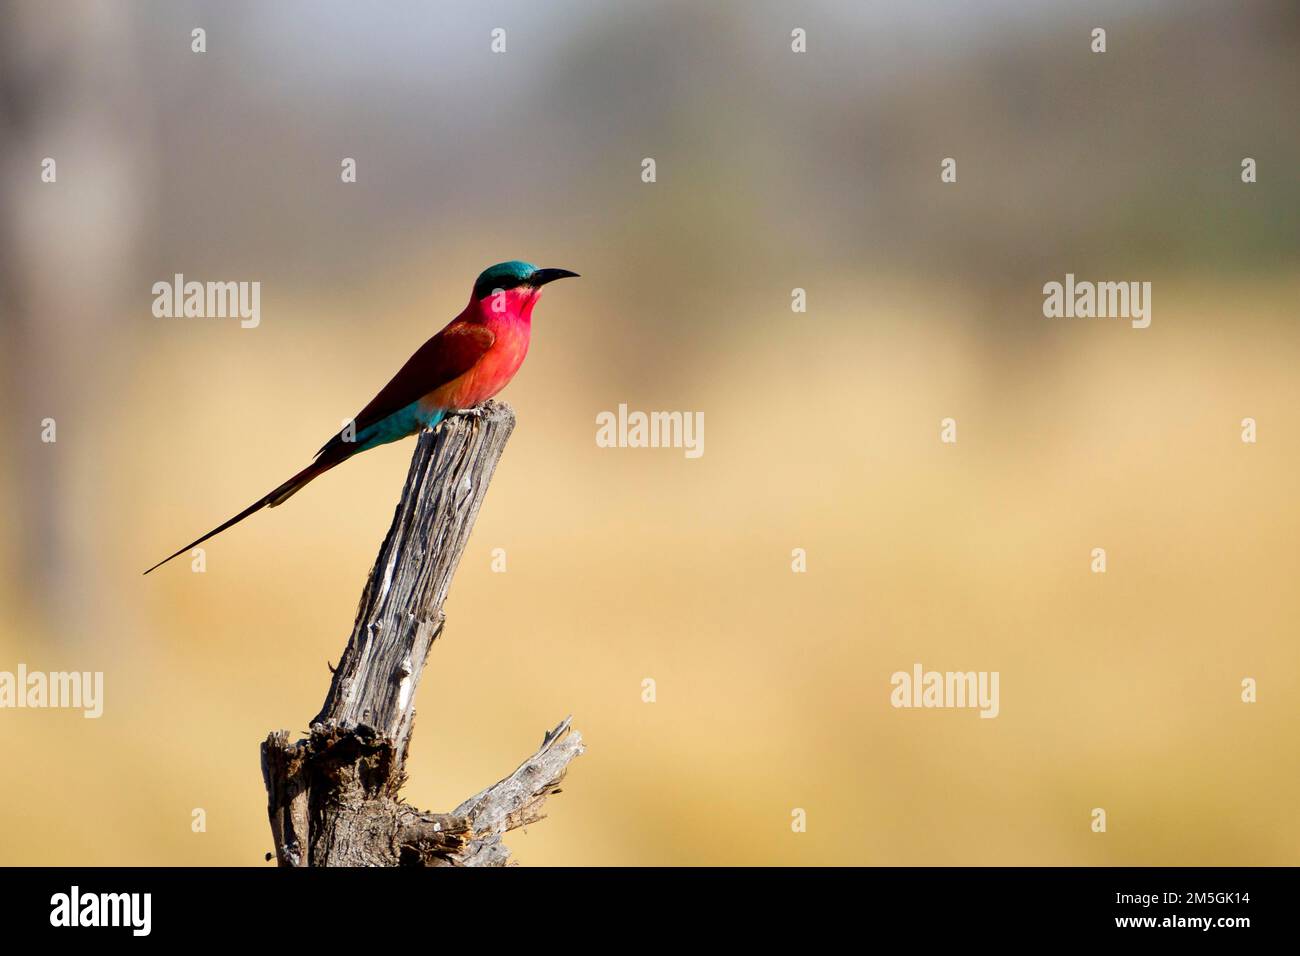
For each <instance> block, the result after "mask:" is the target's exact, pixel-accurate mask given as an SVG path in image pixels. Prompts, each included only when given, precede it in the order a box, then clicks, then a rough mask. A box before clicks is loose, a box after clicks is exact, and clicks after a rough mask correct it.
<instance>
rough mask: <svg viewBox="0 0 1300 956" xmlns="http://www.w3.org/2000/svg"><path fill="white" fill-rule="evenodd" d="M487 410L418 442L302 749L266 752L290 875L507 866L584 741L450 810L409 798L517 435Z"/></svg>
mask: <svg viewBox="0 0 1300 956" xmlns="http://www.w3.org/2000/svg"><path fill="white" fill-rule="evenodd" d="M514 424H515V417H514V412H512V411H511V410H510V406H508V405H505V404H503V403H500V402H487V403H485V404H484V405H482V406H480V407H479V408H478V409H475V410H474V411H473V412H470V413H464V414H460V415H455V416H453V417H451V418H449V419H447V420H446V421H445V422H443V424H442V425H441V426H439V427H438V428H437V429H436V430H435V431H432V432H430V431H425V432H422V433H421V434H420V435H419V437H418V439H417V441H416V446H415V452H414V454H413V456H412V458H411V467H410V470H409V472H408V473H407V477H406V484H405V486H404V487H403V489H402V497H401V500H400V501H399V502H398V505H397V510H396V512H395V514H394V515H393V523H392V526H391V527H390V528H389V530H388V534H387V536H386V537H385V538H384V543H383V546H382V547H381V548H380V550H379V556H378V558H377V559H376V561H375V566H374V568H373V569H372V570H371V572H370V577H369V579H368V580H367V582H366V587H365V590H364V592H363V593H362V596H361V605H360V608H359V609H358V612H357V619H356V623H355V624H354V625H353V629H352V636H351V638H350V639H349V641H348V645H347V649H346V650H345V651H344V653H343V657H342V658H341V660H340V661H339V665H338V667H337V669H336V670H335V671H334V677H333V680H332V681H331V684H330V689H329V694H328V695H327V696H326V698H325V704H324V706H323V707H322V708H321V712H320V713H319V714H317V715H316V717H315V718H314V719H313V720H312V722H311V731H310V735H309V737H308V738H307V739H305V740H299V741H296V742H294V743H290V742H289V732H288V731H286V730H281V731H276V732H274V733H272V734H271V735H270V736H268V737H267V738H266V741H265V742H264V743H263V744H262V776H263V779H264V781H265V783H266V792H267V801H268V807H267V812H268V815H269V817H270V821H271V833H272V836H273V837H274V839H275V855H276V860H277V862H278V863H279V864H280V865H281V866H399V865H413V866H502V865H504V864H505V863H506V862H507V860H508V858H509V855H510V851H509V850H508V849H507V848H506V846H505V844H504V843H502V842H501V837H502V835H503V834H504V833H506V832H507V831H509V830H513V829H515V828H516V827H520V826H524V825H526V824H529V823H532V822H534V821H536V820H540V819H542V817H543V816H544V814H543V813H542V806H543V804H544V803H545V801H546V798H547V797H548V796H550V795H551V794H553V793H558V792H560V782H561V781H562V780H563V779H564V774H565V771H566V769H567V768H568V765H569V762H570V761H572V760H573V758H574V757H577V756H578V755H579V754H581V753H582V752H583V746H582V738H581V736H580V735H579V734H578V732H577V731H575V730H572V729H571V728H570V726H569V719H568V718H565V719H564V720H563V721H561V723H560V724H559V726H557V727H556V728H555V729H554V730H552V731H549V732H548V733H547V734H546V735H545V737H544V739H543V740H542V744H541V746H540V747H539V748H538V750H537V751H536V752H535V753H534V754H533V755H532V756H531V757H528V758H527V759H525V760H524V761H523V763H521V764H520V765H519V767H518V768H517V769H516V770H515V771H514V772H513V773H512V774H510V775H509V776H508V777H505V778H504V779H502V780H500V781H498V782H497V783H495V784H493V785H492V786H490V787H488V788H486V789H484V790H482V791H481V792H479V793H477V794H475V795H474V796H472V797H470V798H469V799H468V800H465V801H464V802H463V803H461V804H460V806H458V807H456V808H455V809H454V810H452V811H451V812H450V813H429V812H426V811H423V810H418V809H416V808H415V807H412V806H409V805H408V804H406V803H405V802H404V801H403V800H402V798H401V796H400V793H399V791H400V790H401V787H402V784H403V782H404V781H405V779H406V774H405V771H404V767H405V764H406V755H407V750H408V748H409V746H410V740H411V730H412V727H413V723H414V719H415V707H414V700H415V691H416V688H417V687H418V685H419V683H420V678H421V676H422V675H423V672H424V665H425V659H426V658H427V656H428V653H429V649H430V647H431V646H432V644H433V642H434V641H435V640H436V639H437V637H438V635H439V634H441V633H442V628H443V623H444V616H443V611H442V606H443V602H444V601H445V600H446V598H447V592H448V590H449V588H450V587H451V579H452V576H453V575H454V574H455V572H456V566H457V564H458V563H459V562H460V557H461V554H462V552H463V551H464V549H465V544H466V542H467V541H468V540H469V534H470V531H471V529H472V528H473V525H474V519H475V517H476V516H477V514H478V510H479V507H480V505H481V504H482V502H483V496H484V494H485V493H486V491H487V486H488V483H489V482H490V481H491V479H492V473H493V471H494V470H495V468H496V464H497V462H498V461H499V460H500V458H501V453H502V452H503V451H504V450H505V445H506V441H507V440H508V439H509V437H510V433H511V431H512V430H513V429H514Z"/></svg>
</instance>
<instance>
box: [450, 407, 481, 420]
mask: <svg viewBox="0 0 1300 956" xmlns="http://www.w3.org/2000/svg"><path fill="white" fill-rule="evenodd" d="M456 414H457V415H462V416H464V417H465V418H482V417H483V414H484V412H483V406H482V405H471V406H470V407H469V408H462V409H461V410H460V411H458V412H457V413H456Z"/></svg>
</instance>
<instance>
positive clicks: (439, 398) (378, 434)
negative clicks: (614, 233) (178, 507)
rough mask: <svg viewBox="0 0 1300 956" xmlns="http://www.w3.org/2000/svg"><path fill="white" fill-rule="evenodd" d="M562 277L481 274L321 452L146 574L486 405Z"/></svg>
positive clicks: (517, 268)
mask: <svg viewBox="0 0 1300 956" xmlns="http://www.w3.org/2000/svg"><path fill="white" fill-rule="evenodd" d="M577 277H578V273H576V272H570V271H569V270H568V269H539V268H537V267H536V266H534V265H532V264H531V263H528V262H522V261H520V260H518V259H512V260H510V261H508V262H498V263H497V264H496V265H494V266H489V267H488V268H486V269H484V270H483V272H482V273H480V274H479V277H478V278H477V279H476V280H475V281H474V289H473V291H472V292H471V293H470V298H469V303H468V304H467V305H466V306H465V308H464V309H463V310H462V311H461V313H460V314H459V315H458V316H456V318H454V319H452V320H451V321H450V322H449V323H447V325H446V327H445V328H443V329H442V331H440V332H438V334H437V335H435V336H434V337H433V338H431V339H429V341H427V342H425V343H424V344H423V345H422V346H420V347H419V348H418V349H416V351H415V354H414V355H412V356H411V357H410V358H409V359H408V360H407V361H406V364H405V365H403V366H402V367H401V369H399V370H398V372H397V374H396V375H394V376H393V378H392V381H390V382H389V383H388V384H387V385H385V386H384V387H383V388H382V389H381V390H380V391H379V394H378V395H376V396H375V397H374V398H372V399H371V400H370V402H369V404H367V405H366V407H365V408H363V409H361V411H359V412H357V414H356V416H355V417H354V418H352V419H351V420H350V421H349V422H347V423H346V424H345V425H344V426H343V428H342V429H341V430H340V431H339V433H338V434H336V435H334V436H333V437H332V438H330V440H329V441H327V442H326V443H325V444H324V445H322V446H321V449H320V451H318V452H317V453H316V455H315V460H314V461H312V463H311V464H310V465H308V466H307V467H306V468H304V469H303V470H302V471H300V472H298V473H297V474H296V475H294V476H293V477H292V478H290V479H289V480H288V481H286V482H284V483H283V484H281V485H279V486H278V487H276V488H275V489H274V490H273V491H271V492H269V493H267V494H266V495H265V496H263V497H261V498H259V499H258V500H257V501H255V502H253V503H252V504H251V505H249V506H248V507H247V508H245V509H244V510H243V511H241V512H240V513H239V514H237V515H235V516H234V517H233V518H231V519H230V520H229V521H227V522H226V523H225V524H222V525H219V526H217V527H216V528H213V529H212V530H211V531H209V532H208V533H207V534H205V535H203V537H201V538H198V539H196V540H194V541H192V542H190V543H189V544H187V545H186V546H185V547H183V548H181V549H180V550H179V551H177V552H176V553H175V554H172V555H169V556H168V557H166V558H163V560H161V561H159V562H158V563H157V564H155V565H154V566H153V567H152V568H149V570H148V571H145V572H144V573H145V574H148V573H149V572H150V571H155V570H157V569H158V568H160V567H162V566H163V565H164V564H166V563H167V562H168V561H170V560H172V558H178V557H180V556H181V555H182V554H184V553H185V552H186V551H189V550H190V549H191V548H195V547H198V546H199V545H200V544H202V543H203V542H204V541H207V540H208V539H209V538H211V537H214V536H215V535H218V534H220V533H221V532H223V531H225V530H226V529H228V528H231V527H233V526H234V525H237V524H239V522H241V521H243V520H244V519H245V518H247V517H249V516H250V515H253V514H256V513H257V512H259V511H261V510H262V509H263V508H275V507H277V506H278V505H282V504H284V503H285V502H286V501H288V500H289V499H290V498H291V497H293V496H294V495H295V494H297V493H298V492H299V491H301V490H302V489H303V488H304V487H306V486H307V484H309V483H310V482H312V481H314V480H315V479H317V478H319V477H320V476H321V475H323V474H325V472H327V471H329V470H330V469H331V468H334V467H336V466H337V465H341V464H342V463H343V462H345V461H347V460H348V459H349V458H351V457H353V456H354V455H359V454H361V452H363V451H368V450H370V449H371V448H375V447H377V446H379V445H384V444H387V443H389V442H394V441H397V440H398V439H401V438H405V437H406V436H407V435H414V434H415V433H416V432H419V431H422V430H423V429H426V428H433V427H434V426H436V425H437V424H438V423H439V422H440V421H442V420H443V419H444V418H446V417H447V416H448V415H452V414H455V413H456V412H459V411H464V410H467V409H470V408H473V407H474V406H475V405H478V404H479V403H481V402H485V401H487V400H488V399H489V398H491V397H492V396H494V395H496V394H497V393H498V392H500V391H501V390H502V389H503V388H505V387H506V385H508V384H509V383H510V380H511V379H512V378H514V376H515V373H516V372H517V371H519V366H520V365H522V364H523V361H524V356H525V355H527V354H528V341H529V338H530V334H531V331H532V317H533V307H534V306H536V305H537V300H538V299H539V298H541V292H542V287H543V286H545V285H547V284H548V283H551V282H554V281H555V280H556V279H567V278H577Z"/></svg>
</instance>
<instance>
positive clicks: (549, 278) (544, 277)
mask: <svg viewBox="0 0 1300 956" xmlns="http://www.w3.org/2000/svg"><path fill="white" fill-rule="evenodd" d="M569 278H573V279H576V278H578V273H576V272H570V271H569V270H568V269H538V270H537V271H536V272H534V273H533V278H532V284H533V285H534V286H535V287H536V288H539V289H540V288H541V287H542V286H544V285H546V283H548V282H554V281H555V280H556V279H569Z"/></svg>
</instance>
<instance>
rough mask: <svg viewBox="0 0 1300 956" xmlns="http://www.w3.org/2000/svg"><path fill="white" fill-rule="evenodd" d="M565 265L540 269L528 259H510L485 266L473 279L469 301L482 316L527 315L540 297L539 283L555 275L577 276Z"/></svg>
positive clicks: (560, 277) (540, 288) (544, 283)
mask: <svg viewBox="0 0 1300 956" xmlns="http://www.w3.org/2000/svg"><path fill="white" fill-rule="evenodd" d="M577 275H578V273H576V272H570V271H569V270H568V269H539V268H537V266H535V265H533V264H532V263H531V262H520V261H519V260H518V259H511V260H510V261H509V262H498V263H497V264H496V265H494V266H488V267H487V268H486V269H484V270H483V271H482V273H480V274H479V277H478V278H477V279H476V280H475V281H474V294H473V296H472V297H471V302H472V303H477V305H478V309H479V311H480V312H481V313H482V314H483V315H484V316H490V315H492V314H498V315H505V314H508V315H518V316H523V317H528V316H530V315H531V314H532V311H533V306H534V305H536V304H537V300H538V298H540V297H541V291H542V286H544V285H546V284H547V283H548V282H554V281H555V280H556V279H567V278H569V277H571V276H572V277H576V276H577Z"/></svg>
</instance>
